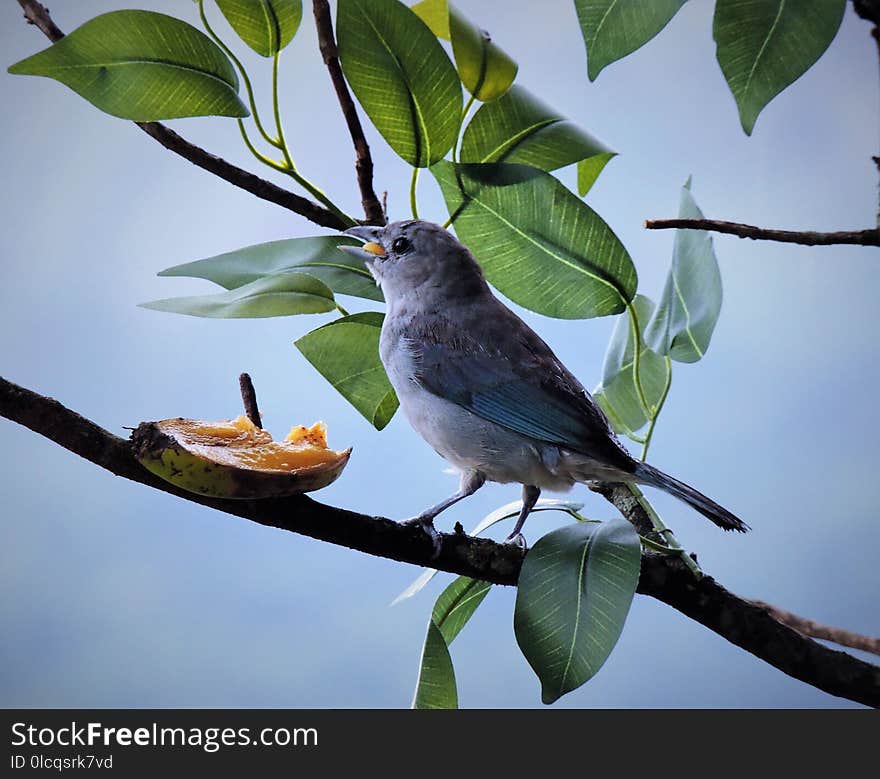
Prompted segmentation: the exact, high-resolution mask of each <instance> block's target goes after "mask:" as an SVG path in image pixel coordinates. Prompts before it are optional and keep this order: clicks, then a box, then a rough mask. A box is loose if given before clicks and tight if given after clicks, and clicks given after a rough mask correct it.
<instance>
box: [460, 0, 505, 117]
mask: <svg viewBox="0 0 880 779" xmlns="http://www.w3.org/2000/svg"><path fill="white" fill-rule="evenodd" d="M449 30H450V33H451V35H452V52H453V54H455V63H456V65H458V76H459V78H460V79H461V83H462V84H464V85H465V87H466V88H467V90H468V92H470V93H471V94H472V95H473V96H474V97H475V98H477V100H482V101H484V102H486V101H489V100H495V99H497V98H499V97H501V96H502V95H503V94H504V93H505V92H507V90H508V89H510V85H511V84H513V80H514V79H515V78H516V72H517V70H518V69H519V68H518V66H517V64H516V63H515V62H514V61H513V60H512V59H511V58H510V57H509V56H508V55H507V53H506V52H505V51H503V50H502V49H500V48H499V47H498V46H496V45H495V44H494V43H492V39H491V38H490V37H489V33H487V32H486V31H485V30H481V29H479V28H478V27H475V26H474V25H473V24H471V23H470V22H469V21H468V20H467V19H466V18H465V17H464V16H463V15H462V14H461V13H460V12H459V11H458V10H457V9H456V8H454V7H452V6H450V7H449Z"/></svg>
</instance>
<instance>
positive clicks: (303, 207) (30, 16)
mask: <svg viewBox="0 0 880 779" xmlns="http://www.w3.org/2000/svg"><path fill="white" fill-rule="evenodd" d="M18 4H19V5H20V6H21V8H22V10H23V11H24V15H25V18H26V19H27V20H28V22H29V23H30V24H33V25H34V26H35V27H37V28H38V29H39V30H41V31H42V33H43V34H44V35H45V36H46V37H47V38H48V39H49V40H50V41H53V42H54V41H58V40H61V38H63V37H64V33H63V32H62V31H61V30H60V29H59V28H58V26H57V25H56V24H55V22H53V21H52V17H51V16H49V11H48V10H47V9H46V8H45V7H44V6H43V5H42V3H39V2H36V0H18ZM135 124H137V126H138V127H140V128H141V130H143V131H144V132H145V133H146V134H147V135H149V136H150V137H151V138H153V139H154V140H156V141H158V142H159V143H161V144H162V145H163V146H164V147H165V148H166V149H168V150H169V151H172V152H174V153H175V154H178V155H180V156H181V157H183V158H184V159H185V160H189V161H190V162H191V163H193V165H197V166H198V167H200V168H202V169H203V170H206V171H208V172H209V173H213V174H214V175H215V176H218V177H219V178H221V179H224V180H225V181H228V182H229V183H230V184H233V185H235V186H236V187H239V188H240V189H243V190H245V191H246V192H250V193H251V194H252V195H255V196H256V197H258V198H260V199H261V200H267V201H269V202H270V203H275V204H276V205H279V206H281V207H282V208H286V209H287V210H288V211H293V212H294V213H296V214H299V215H300V216H303V217H305V218H306V219H308V220H309V221H310V222H314V223H315V224H318V225H321V226H322V227H329V228H330V229H332V230H344V229H345V228H346V227H347V226H348V225H346V224H345V223H344V222H343V221H342V220H341V219H340V218H339V217H338V216H336V214H334V213H332V212H331V211H329V210H328V209H326V208H324V207H323V206H320V205H318V204H317V203H314V202H312V201H311V200H309V199H308V198H305V197H301V196H300V195H297V194H296V193H294V192H289V191H288V190H286V189H283V188H282V187H279V186H278V185H276V184H273V183H272V182H271V181H266V180H265V179H261V178H260V177H259V176H257V175H255V174H253V173H251V172H249V171H247V170H244V169H242V168H239V167H238V166H237V165H233V164H232V163H231V162H227V161H226V160H224V159H222V158H221V157H217V156H216V155H214V154H211V153H210V152H208V151H205V149H202V148H201V147H200V146H196V145H195V144H194V143H190V142H189V141H187V140H186V139H185V138H183V137H182V136H180V135H179V134H178V133H176V132H174V130H172V129H170V128H169V127H166V126H165V125H164V124H161V123H159V122H135Z"/></svg>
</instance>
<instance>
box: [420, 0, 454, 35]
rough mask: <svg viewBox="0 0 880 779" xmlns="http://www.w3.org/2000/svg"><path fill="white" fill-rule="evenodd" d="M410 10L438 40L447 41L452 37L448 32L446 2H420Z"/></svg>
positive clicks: (438, 0)
mask: <svg viewBox="0 0 880 779" xmlns="http://www.w3.org/2000/svg"><path fill="white" fill-rule="evenodd" d="M412 10H413V13H415V14H416V15H417V16H418V17H419V19H421V20H422V21H423V22H424V23H425V24H426V25H428V29H429V30H430V31H431V32H432V33H434V35H436V36H437V37H438V38H442V39H443V40H444V41H448V40H449V39H450V38H451V37H452V33H451V32H450V31H449V3H448V2H446V0H421V2H420V3H416V4H415V5H414V6H413V7H412Z"/></svg>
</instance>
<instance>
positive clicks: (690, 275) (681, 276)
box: [645, 179, 722, 362]
mask: <svg viewBox="0 0 880 779" xmlns="http://www.w3.org/2000/svg"><path fill="white" fill-rule="evenodd" d="M678 215H679V217H680V218H682V219H702V218H703V212H702V211H700V209H699V207H698V206H697V203H696V201H695V200H694V197H693V195H692V194H691V180H690V179H688V180H687V182H686V183H685V185H684V187H683V188H682V191H681V206H680V208H679V212H678ZM721 297H722V293H721V271H720V270H719V269H718V260H717V259H716V258H715V249H714V248H713V245H712V237H711V236H710V235H709V234H708V233H707V232H706V231H704V230H676V231H675V243H674V245H673V249H672V265H671V266H670V268H669V275H668V276H667V277H666V285H665V286H664V288H663V294H662V296H661V297H660V302H659V304H658V306H657V310H656V311H655V312H654V316H653V317H652V318H651V320H650V322H648V325H647V326H646V327H645V339H646V340H647V342H648V344H649V346H650V347H651V348H652V349H653V350H654V351H655V352H657V353H658V354H665V355H669V356H670V357H671V358H672V359H673V360H678V361H679V362H697V360H699V359H701V358H702V356H703V355H704V354H705V353H706V350H707V349H708V348H709V341H710V340H711V338H712V331H713V330H714V329H715V323H716V322H717V321H718V314H719V313H720V312H721Z"/></svg>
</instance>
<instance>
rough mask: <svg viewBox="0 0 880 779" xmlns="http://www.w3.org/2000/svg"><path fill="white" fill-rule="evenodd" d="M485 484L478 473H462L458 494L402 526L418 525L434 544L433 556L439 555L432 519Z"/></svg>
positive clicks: (437, 535) (438, 545)
mask: <svg viewBox="0 0 880 779" xmlns="http://www.w3.org/2000/svg"><path fill="white" fill-rule="evenodd" d="M485 483H486V477H485V476H483V474H482V473H480V472H479V471H464V472H462V474H461V482H460V484H459V486H458V492H456V493H455V494H454V495H450V496H449V497H448V498H446V500H442V501H440V502H439V503H438V504H437V505H436V506H431V508H429V509H425V510H424V511H423V512H422V513H421V514H419V515H418V516H417V517H413V518H412V519H405V520H403V522H402V523H401V524H403V525H419V526H420V527H421V528H422V529H424V531H425V532H426V533H427V534H428V535H429V536H430V537H431V541H432V542H433V543H434V556H435V557H436V556H437V555H438V554H439V553H440V536H439V534H438V533H437V531H436V530H435V529H434V517H436V516H437V515H438V514H439V513H440V512H441V511H446V509H448V508H449V507H450V506H452V505H454V504H456V503H458V501H460V500H463V499H464V498H467V497H470V496H471V495H473V494H474V493H475V492H476V491H477V490H478V489H480V487H482V486H483V484H485Z"/></svg>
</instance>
